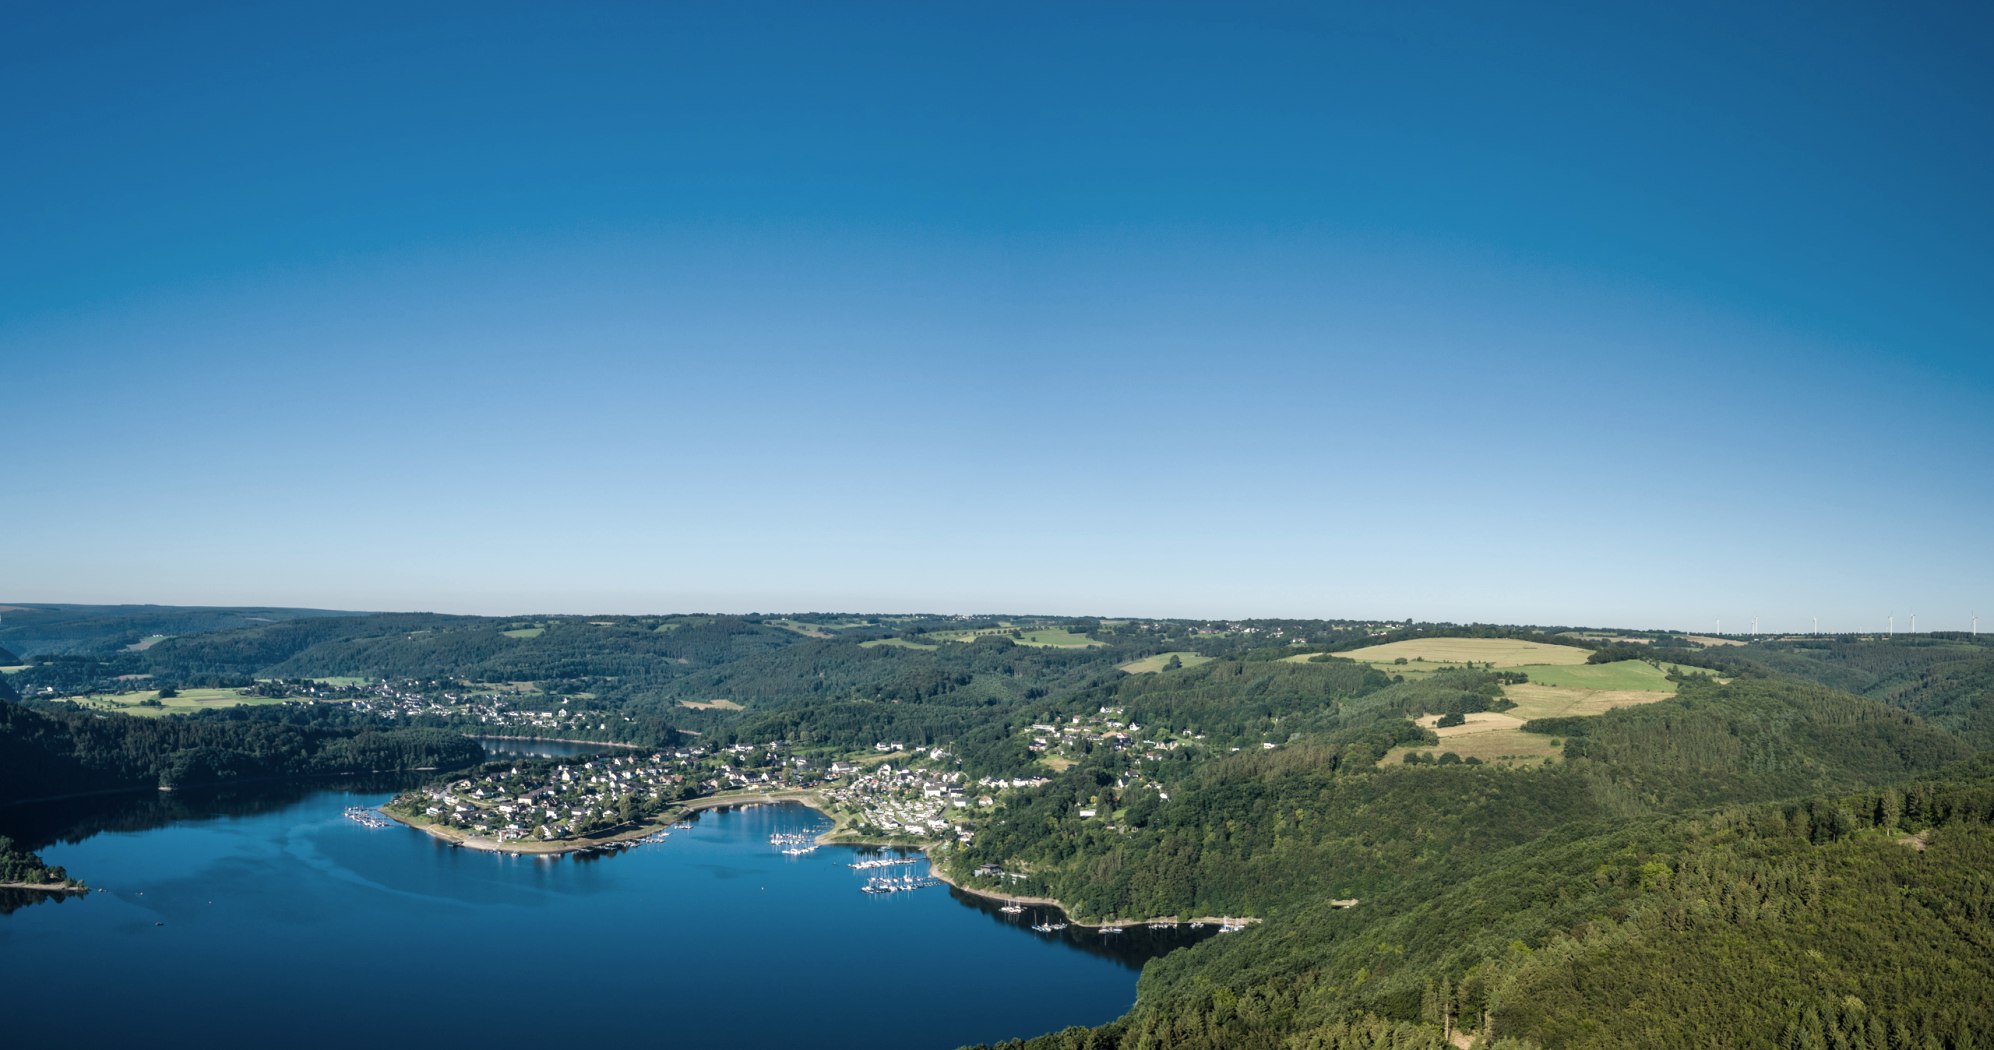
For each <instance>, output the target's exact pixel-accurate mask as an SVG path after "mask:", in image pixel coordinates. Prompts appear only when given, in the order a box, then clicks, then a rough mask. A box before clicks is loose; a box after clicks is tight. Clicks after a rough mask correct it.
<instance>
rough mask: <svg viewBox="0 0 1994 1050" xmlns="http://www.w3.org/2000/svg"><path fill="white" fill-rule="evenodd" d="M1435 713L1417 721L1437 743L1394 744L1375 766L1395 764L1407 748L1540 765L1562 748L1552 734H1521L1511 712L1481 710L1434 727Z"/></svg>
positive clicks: (1502, 761) (1433, 753) (1435, 753)
mask: <svg viewBox="0 0 1994 1050" xmlns="http://www.w3.org/2000/svg"><path fill="white" fill-rule="evenodd" d="M1439 720H1440V716H1439V715H1427V716H1426V717H1425V718H1422V719H1420V720H1419V724H1420V725H1423V726H1425V727H1426V728H1428V729H1433V731H1434V733H1435V734H1437V735H1438V736H1439V737H1440V744H1439V746H1437V747H1435V746H1421V747H1395V748H1393V749H1392V750H1391V753H1389V754H1387V755H1386V756H1385V757H1384V759H1383V761H1381V762H1379V765H1396V764H1398V763H1401V762H1404V761H1405V756H1406V753H1407V752H1409V751H1420V752H1424V753H1426V754H1429V755H1439V754H1440V753H1441V752H1444V751H1452V752H1453V753H1455V754H1457V755H1460V756H1461V757H1462V758H1478V759H1481V760H1482V761H1484V762H1496V763H1528V764H1531V765H1539V764H1542V763H1543V762H1544V761H1545V760H1547V759H1556V758H1557V757H1558V756H1559V752H1560V751H1561V750H1563V747H1562V744H1561V745H1559V746H1553V745H1552V743H1551V741H1552V740H1553V739H1554V738H1552V737H1548V736H1545V735H1544V734H1542V733H1524V732H1520V731H1518V729H1517V727H1518V726H1520V725H1522V724H1523V721H1522V720H1521V719H1519V718H1517V717H1516V712H1515V711H1505V712H1502V713H1500V714H1498V713H1496V712H1493V711H1481V712H1477V713H1475V714H1472V715H1469V716H1468V721H1467V723H1466V724H1465V725H1458V726H1449V727H1447V728H1446V729H1434V725H1433V724H1434V723H1435V722H1437V721H1439Z"/></svg>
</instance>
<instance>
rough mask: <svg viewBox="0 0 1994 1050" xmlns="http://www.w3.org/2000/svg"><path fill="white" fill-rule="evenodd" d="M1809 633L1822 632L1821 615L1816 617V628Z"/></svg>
mask: <svg viewBox="0 0 1994 1050" xmlns="http://www.w3.org/2000/svg"><path fill="white" fill-rule="evenodd" d="M1808 633H1809V634H1820V633H1821V618H1820V617H1819V616H1816V617H1814V629H1813V630H1812V631H1809V632H1808Z"/></svg>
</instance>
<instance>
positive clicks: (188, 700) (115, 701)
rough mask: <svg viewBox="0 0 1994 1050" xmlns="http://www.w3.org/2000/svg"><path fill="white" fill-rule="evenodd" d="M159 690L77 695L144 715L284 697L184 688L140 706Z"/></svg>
mask: <svg viewBox="0 0 1994 1050" xmlns="http://www.w3.org/2000/svg"><path fill="white" fill-rule="evenodd" d="M158 695H159V693H158V691H157V690H153V689H140V690H137V691H135V692H130V693H98V694H95V695H92V696H83V697H77V698H75V699H76V702H77V703H78V704H81V705H82V706H84V707H86V708H89V709H90V710H92V711H122V712H124V713H125V714H128V715H141V716H144V717H147V718H157V717H159V716H160V715H173V714H183V713H185V712H188V711H212V710H216V709H218V708H224V707H243V706H259V705H263V704H281V703H283V702H284V701H282V700H272V699H270V698H269V697H263V696H243V695H242V694H241V693H238V692H236V691H235V690H233V689H182V690H180V695H179V696H176V697H173V698H172V699H170V700H161V701H160V702H159V706H158V707H152V706H149V705H147V706H141V702H142V701H146V700H150V699H152V698H154V697H156V696H158Z"/></svg>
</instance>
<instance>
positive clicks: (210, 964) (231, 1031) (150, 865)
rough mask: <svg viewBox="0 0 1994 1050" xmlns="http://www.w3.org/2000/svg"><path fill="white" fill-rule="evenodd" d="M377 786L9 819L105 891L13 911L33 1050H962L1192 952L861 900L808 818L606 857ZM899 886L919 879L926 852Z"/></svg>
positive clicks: (1124, 991)
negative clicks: (440, 830)
mask: <svg viewBox="0 0 1994 1050" xmlns="http://www.w3.org/2000/svg"><path fill="white" fill-rule="evenodd" d="M392 794H393V787H392V786H389V785H384V784H342V785H340V787H339V788H338V789H328V788H324V787H309V788H306V787H297V786H292V787H288V788H282V789H275V788H273V789H270V790H267V791H259V792H256V793H253V794H241V795H234V796H228V795H217V796H213V797H208V798H203V797H199V796H192V797H183V796H182V795H181V794H180V793H176V794H175V795H174V796H173V797H161V798H151V797H131V798H125V799H110V800H106V799H93V800H84V801H80V802H73V803H63V804H59V805H54V806H43V807H31V808H27V809H24V810H22V811H14V812H7V813H4V814H0V816H4V817H5V819H6V820H7V821H8V822H9V826H8V827H6V828H5V830H8V831H10V832H11V833H13V834H14V835H15V836H16V837H17V838H20V839H22V840H23V841H25V842H29V843H37V844H38V843H44V842H50V841H54V842H56V844H55V845H50V846H46V847H45V848H43V849H42V854H43V856H44V857H45V858H46V859H47V860H48V861H49V862H50V863H53V864H61V865H66V866H67V867H68V868H69V870H70V872H71V874H72V875H75V876H77V877H80V878H82V879H84V880H85V881H87V882H89V883H90V885H91V886H92V887H93V889H94V888H97V887H101V888H102V890H103V892H92V893H90V894H88V895H87V896H83V897H76V898H69V899H62V898H31V897H28V896H26V895H22V894H19V893H16V894H15V895H14V896H12V897H11V898H9V899H8V900H7V901H6V902H5V906H6V907H7V908H10V909H11V911H10V912H9V913H7V914H4V915H0V989H5V991H4V992H0V1003H4V1004H5V1008H4V1020H0V1024H4V1025H5V1027H6V1030H7V1032H8V1036H9V1040H8V1041H9V1044H10V1045H17V1046H31V1045H63V1046H109V1045H118V1044H121V1043H129V1044H130V1045H135V1046H158V1045H173V1044H183V1045H200V1046H205V1047H257V1048H262V1047H267V1046H271V1045H282V1046H288V1047H326V1048H332V1047H338V1048H341V1050H350V1048H351V1047H352V1046H354V1045H356V1044H373V1043H378V1042H381V1041H382V1040H384V1039H387V1040H391V1041H393V1042H415V1041H420V1042H421V1043H423V1044H424V1045H428V1046H457V1045H463V1046H474V1045H475V1046H519V1045H529V1044H533V1043H538V1044H539V1045H556V1044H557V1043H558V1042H565V1041H567V1040H570V1039H573V1038H576V1037H578V1036H579V1037H585V1038H586V1039H587V1040H588V1041H589V1042H591V1043H595V1042H606V1043H609V1044H614V1043H616V1042H618V1041H620V1040H624V1039H636V1040H640V1041H641V1043H640V1045H645V1046H653V1045H672V1046H689V1047H697V1046H732V1047H794V1046H805V1045H807V1046H813V1047H901V1046H907V1047H954V1046H957V1045H960V1044H963V1043H972V1042H978V1041H985V1040H988V1041H995V1040H999V1039H1006V1038H1015V1037H1020V1036H1027V1035H1034V1034H1037V1033H1041V1032H1047V1031H1052V1030H1055V1029H1058V1028H1062V1027H1065V1026H1067V1025H1074V1024H1099V1023H1102V1022H1104V1021H1108V1020H1110V1019H1112V1018H1114V1017H1116V1016H1118V1015H1120V1014H1121V1013H1122V1012H1123V1011H1125V1010H1127V1009H1128V1007H1129V1005H1130V1004H1131V1003H1132V1002H1133V1001H1134V998H1135V982H1136V975H1137V969H1138V967H1140V965H1141V964H1142V962H1143V961H1145V960H1146V959H1147V958H1150V957H1152V956H1153V955H1155V954H1157V953H1158V952H1161V951H1164V950H1168V949H1169V948H1172V947H1176V946H1180V945H1182V944H1185V943H1188V942H1189V941H1190V940H1191V939H1194V938H1195V937H1197V936H1201V934H1195V933H1192V932H1189V931H1185V932H1174V931H1173V932H1168V933H1165V932H1160V931H1148V930H1142V929H1132V930H1130V931H1129V932H1127V933H1124V934H1120V935H1102V934H1099V933H1095V932H1092V931H1083V930H1080V929H1079V928H1070V929H1068V930H1066V931H1062V932H1060V933H1057V934H1041V933H1037V932H1034V931H1032V930H1030V929H1027V928H1025V926H1026V924H1028V923H1031V922H1037V921H1047V920H1053V921H1056V919H1057V916H1056V913H1050V912H1048V913H1044V914H1039V913H1037V912H1036V911H1035V910H1032V909H1028V910H1027V912H1026V913H1025V914H1023V915H1019V916H1010V915H1004V914H1002V913H1000V912H998V911H997V908H996V905H994V904H992V903H990V902H988V901H985V900H982V899H980V898H976V897H973V896H970V895H968V894H962V893H959V892H958V891H955V890H952V889H950V888H948V887H946V886H942V887H935V888H930V889H922V890H916V891H912V892H904V893H895V894H884V895H881V894H866V893H861V892H860V891H859V887H860V886H861V885H863V884H864V881H865V878H866V876H867V875H868V874H874V873H872V872H865V871H856V870H853V869H852V868H850V867H849V866H848V865H849V864H850V863H851V862H852V861H854V860H856V859H859V857H860V856H861V853H860V851H858V850H855V849H853V848H850V847H824V848H820V849H818V850H817V851H816V852H814V853H812V854H809V855H807V856H801V857H787V856H783V855H782V854H781V853H780V852H779V851H778V848H777V847H775V846H772V845H771V844H770V843H769V837H770V836H771V835H772V834H775V833H778V832H809V831H814V830H816V829H819V828H821V827H823V826H825V824H826V821H825V820H824V818H823V817H821V816H819V815H818V814H816V813H814V812H812V811H810V810H808V809H805V808H803V807H800V806H794V805H785V806H760V807H755V808H752V809H745V810H741V809H734V810H712V811H707V812H705V813H702V814H699V815H698V816H697V817H696V818H695V820H694V825H693V827H692V828H691V829H688V830H680V831H674V832H672V833H671V836H670V838H669V839H667V840H666V841H663V842H658V843H653V844H646V845H642V846H638V847H636V848H633V849H630V850H627V851H625V852H622V853H618V854H615V855H610V856H595V857H588V856H580V857H578V856H570V857H563V858H555V859H543V858H533V857H509V856H501V855H495V854H490V853H481V852H475V851H471V850H464V849H459V848H456V847H453V846H449V845H447V844H444V843H442V842H439V841H437V840H435V839H432V838H430V837H429V836H427V835H424V834H422V833H420V832H417V831H413V830H411V829H408V828H404V827H401V826H399V825H395V826H392V827H387V828H378V829H369V828H365V827H362V826H361V825H359V824H358V823H355V822H354V821H351V820H348V819H346V818H345V817H344V816H343V815H342V811H343V810H344V809H345V808H346V807H348V806H355V805H364V806H374V805H379V804H381V803H383V802H385V801H387V799H388V798H389V797H391V795H392ZM888 870H889V871H925V870H926V864H925V862H921V863H917V864H915V865H912V866H909V867H906V868H894V869H888Z"/></svg>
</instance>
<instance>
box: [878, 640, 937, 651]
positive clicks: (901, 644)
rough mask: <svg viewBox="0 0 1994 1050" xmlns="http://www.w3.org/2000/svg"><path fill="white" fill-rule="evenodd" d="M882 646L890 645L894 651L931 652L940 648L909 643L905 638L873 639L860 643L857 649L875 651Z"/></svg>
mask: <svg viewBox="0 0 1994 1050" xmlns="http://www.w3.org/2000/svg"><path fill="white" fill-rule="evenodd" d="M882 645H890V646H892V647H894V648H895V649H921V650H924V651H933V650H935V649H940V648H941V646H939V645H923V644H921V643H920V642H916V641H911V640H909V639H906V638H874V639H873V640H872V641H869V642H860V643H859V648H861V649H877V648H879V647H880V646H882Z"/></svg>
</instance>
